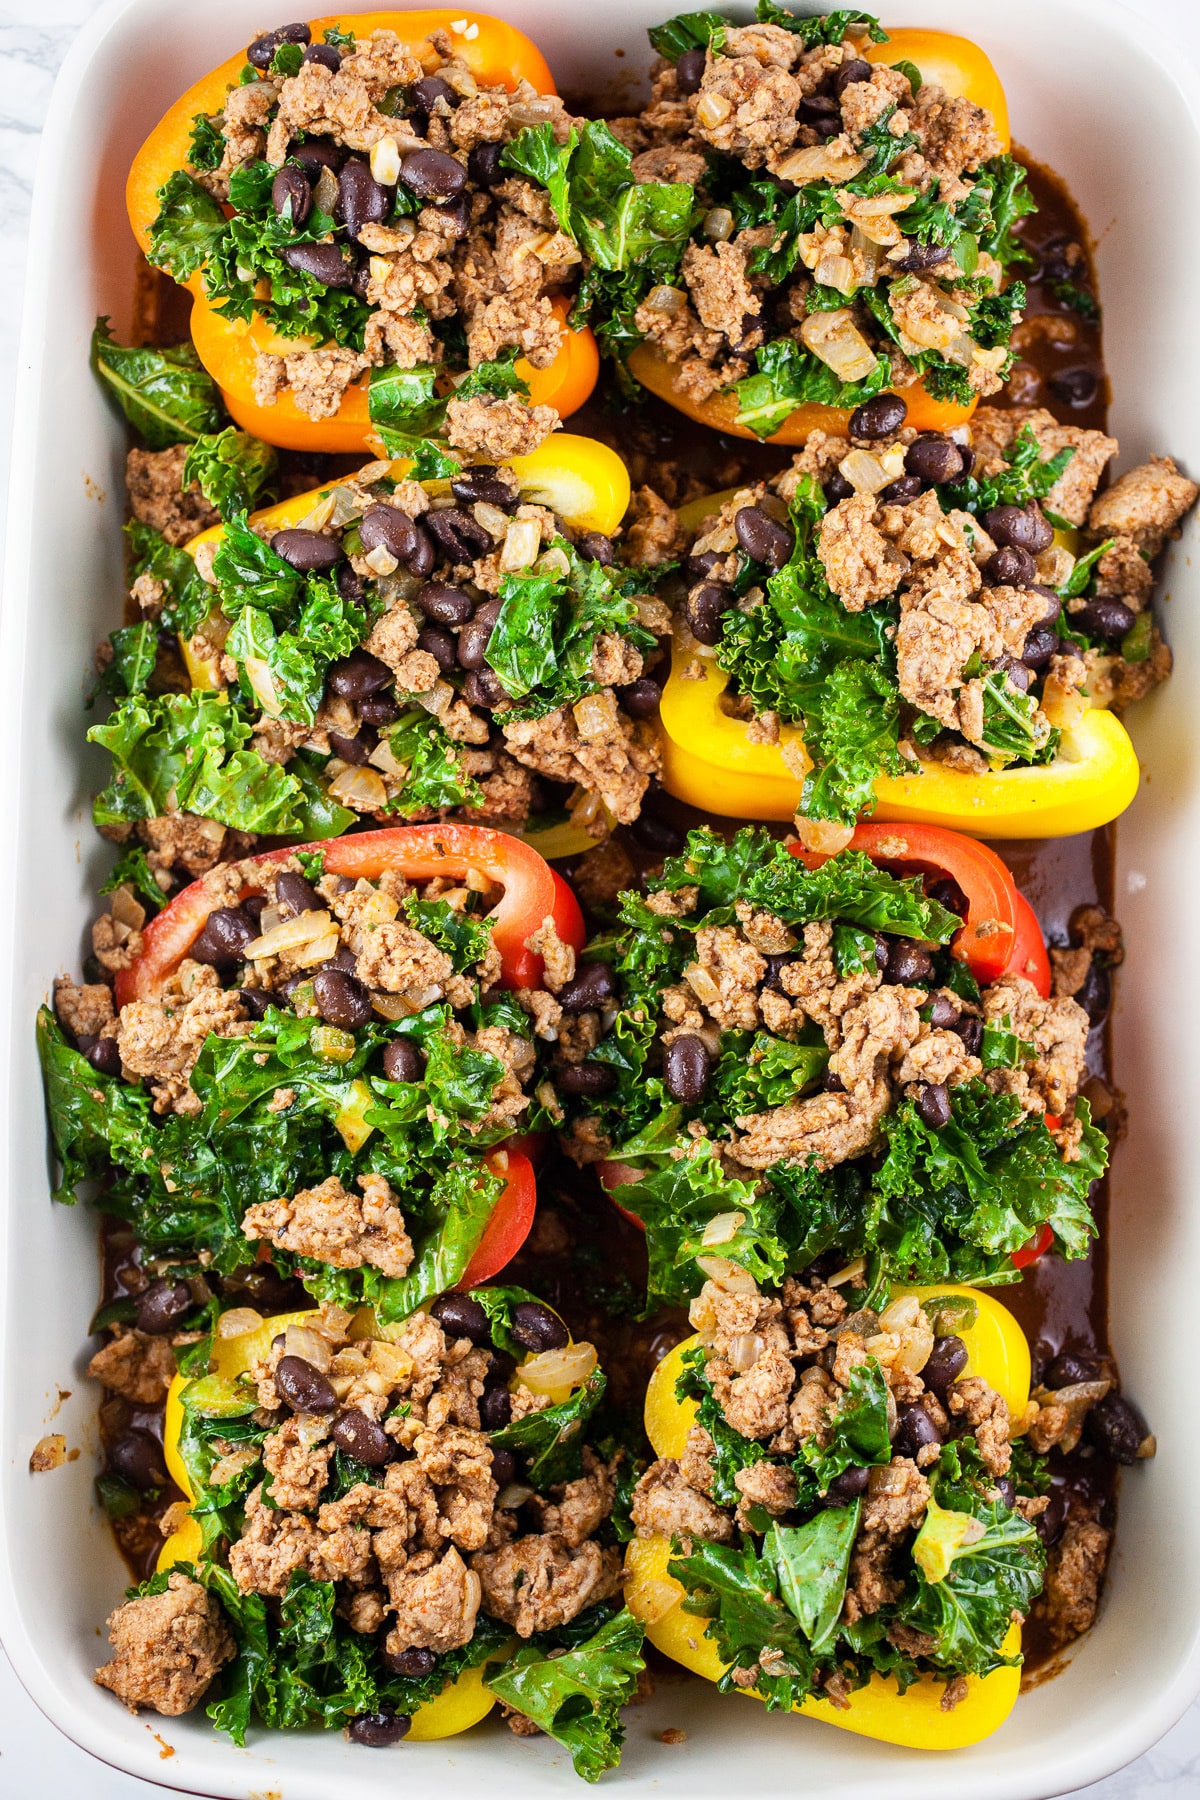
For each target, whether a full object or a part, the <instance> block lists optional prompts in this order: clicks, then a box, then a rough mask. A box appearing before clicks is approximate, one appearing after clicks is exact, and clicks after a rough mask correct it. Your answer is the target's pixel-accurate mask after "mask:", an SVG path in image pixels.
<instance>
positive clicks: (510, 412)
mask: <svg viewBox="0 0 1200 1800" xmlns="http://www.w3.org/2000/svg"><path fill="white" fill-rule="evenodd" d="M571 123H572V122H571V119H570V117H569V115H568V114H567V112H566V111H565V109H564V107H563V104H562V102H561V101H560V100H559V99H558V98H557V96H556V95H555V92H554V86H553V82H552V80H551V77H550V72H549V70H548V69H547V67H546V63H545V60H544V58H543V57H542V56H541V54H540V52H539V51H538V50H537V48H536V47H535V46H534V45H533V44H532V43H531V42H530V41H529V39H528V38H526V37H525V36H524V35H523V34H522V33H521V32H519V31H517V30H515V29H514V28H513V27H512V26H510V25H506V24H504V22H503V21H502V20H499V19H493V18H488V17H486V16H485V15H483V14H474V13H469V12H468V13H465V14H462V15H460V14H457V13H454V12H451V11H437V10H433V11H417V12H390V13H389V12H381V13H368V14H365V15H362V16H359V17H355V18H352V19H348V20H346V21H339V20H336V19H333V18H328V19H317V20H314V21H313V22H312V23H311V24H303V23H296V24H286V25H281V26H278V27H276V28H275V29H274V30H271V31H268V32H266V33H264V34H263V35H262V36H261V37H258V38H256V39H255V40H254V41H253V42H252V43H251V44H250V45H249V46H248V47H247V49H246V50H245V52H244V53H243V52H239V53H238V54H237V55H235V56H233V57H231V58H230V59H229V61H228V62H226V63H223V64H222V65H221V66H220V67H219V68H217V69H214V70H213V71H212V72H211V73H210V74H209V75H207V76H205V77H204V78H203V79H202V80H201V81H199V82H197V83H196V84H195V86H193V87H192V88H190V89H189V90H188V92H187V93H186V94H185V95H184V96H183V97H182V99H180V100H179V101H177V102H176V104H175V105H174V106H173V107H172V108H171V109H170V111H169V112H168V113H167V114H166V116H165V117H164V118H163V119H162V120H161V122H160V123H159V124H158V125H157V126H156V127H155V129H154V131H153V132H152V133H151V135H150V137H149V138H148V139H147V141H146V143H145V144H144V145H143V146H142V148H141V150H140V151H139V153H138V155H137V157H136V159H135V161H134V164H133V168H132V171H131V173H130V177H129V183H128V189H127V200H128V208H129V216H130V220H131V222H132V225H133V229H134V233H135V235H136V237H137V239H138V242H139V244H140V245H141V247H142V249H143V250H144V251H145V253H146V255H147V256H148V257H149V259H150V261H151V262H152V263H153V264H154V265H155V266H156V267H158V268H160V269H162V270H164V271H165V272H166V273H167V274H169V275H171V276H173V277H174V279H175V280H176V281H178V282H181V283H183V284H185V285H186V286H187V287H188V288H189V289H190V290H191V292H192V294H193V296H194V298H193V308H192V317H191V332H192V340H193V342H194V344H195V347H196V350H197V352H198V353H199V356H200V359H201V361H202V362H203V364H204V366H205V368H206V369H207V370H208V371H209V372H210V374H211V375H212V376H213V377H214V379H215V380H216V382H217V384H218V386H219V387H220V389H221V392H222V395H223V397H224V400H225V404H226V405H227V407H228V409H229V411H230V413H231V414H232V415H233V417H234V419H235V420H236V421H237V423H238V424H239V425H241V426H243V427H244V428H245V429H247V430H248V431H251V432H253V433H254V434H255V435H256V436H258V437H260V438H264V439H266V440H267V441H268V442H269V443H272V444H278V445H280V446H282V447H285V448H288V449H296V450H331V451H361V450H363V449H365V448H367V447H368V444H369V443H371V442H372V440H374V441H375V442H376V444H377V442H378V439H379V438H380V437H381V436H382V437H383V438H384V439H385V441H387V443H388V447H389V449H390V450H392V451H393V452H395V451H398V449H399V447H400V442H401V440H405V441H410V440H411V441H419V440H423V439H430V438H434V439H437V438H446V439H448V441H449V443H450V444H451V445H454V446H456V447H457V448H459V449H460V450H464V451H467V452H469V453H478V454H481V455H484V456H487V457H489V458H491V459H493V460H497V459H499V458H502V457H506V456H511V455H515V454H519V453H526V452H528V451H530V450H533V449H536V447H537V446H538V444H539V443H541V442H542V441H543V439H544V438H545V437H546V436H547V435H548V434H549V432H550V431H551V430H553V428H554V427H555V426H556V425H557V423H558V422H559V420H560V419H562V418H565V417H567V416H568V415H569V414H570V413H572V412H574V411H575V410H576V408H577V407H579V406H580V405H581V404H582V403H583V401H584V400H586V398H587V396H588V394H589V393H590V392H591V390H592V386H593V384H594V382H595V379H596V372H597V367H598V358H597V353H596V347H595V343H594V341H593V339H592V336H591V333H590V332H589V331H588V330H586V329H581V330H574V329H573V328H572V327H571V326H570V325H569V324H568V322H567V312H568V307H569V305H570V297H571V294H572V291H573V290H574V289H575V288H577V286H578V280H579V273H580V267H579V265H580V253H579V250H578V248H577V247H576V245H575V243H574V242H573V240H572V239H571V238H570V237H569V236H567V235H565V234H564V233H563V232H562V231H561V230H560V229H559V228H558V226H557V224H556V221H555V218H554V213H553V210H552V209H551V207H550V206H549V204H548V202H547V199H546V196H545V193H544V192H543V191H542V190H541V189H540V188H539V187H537V186H535V185H534V184H533V183H531V182H530V181H529V180H527V179H524V178H523V174H522V172H521V168H520V164H519V163H512V162H510V161H509V160H508V159H507V158H506V156H505V151H506V146H507V145H508V144H509V143H510V142H512V141H513V140H515V139H520V138H521V137H522V136H523V135H526V134H528V133H530V132H531V131H536V130H537V129H539V128H541V129H544V130H545V131H546V132H547V133H548V134H549V136H550V138H551V140H552V141H554V140H557V139H560V138H561V139H564V140H565V139H566V138H567V136H568V134H569V132H570V129H571Z"/></svg>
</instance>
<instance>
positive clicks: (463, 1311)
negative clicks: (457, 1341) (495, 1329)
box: [429, 1294, 492, 1344]
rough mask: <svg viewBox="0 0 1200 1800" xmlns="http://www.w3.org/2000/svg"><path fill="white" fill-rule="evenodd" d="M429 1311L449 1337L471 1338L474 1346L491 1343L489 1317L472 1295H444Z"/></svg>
mask: <svg viewBox="0 0 1200 1800" xmlns="http://www.w3.org/2000/svg"><path fill="white" fill-rule="evenodd" d="M429 1310H430V1312H431V1313H432V1314H433V1316H434V1318H435V1319H436V1320H437V1322H438V1324H439V1325H440V1326H441V1328H442V1330H443V1331H444V1332H446V1334H447V1335H448V1336H449V1337H453V1338H470V1340H471V1342H472V1343H473V1344H490V1343H491V1341H492V1328H491V1326H490V1325H489V1324H488V1316H487V1314H486V1313H485V1312H484V1310H483V1308H482V1306H480V1304H479V1302H478V1300H472V1298H471V1296H470V1294H442V1295H440V1296H439V1297H438V1299H436V1300H435V1301H434V1303H433V1305H432V1306H431V1307H430V1309H429Z"/></svg>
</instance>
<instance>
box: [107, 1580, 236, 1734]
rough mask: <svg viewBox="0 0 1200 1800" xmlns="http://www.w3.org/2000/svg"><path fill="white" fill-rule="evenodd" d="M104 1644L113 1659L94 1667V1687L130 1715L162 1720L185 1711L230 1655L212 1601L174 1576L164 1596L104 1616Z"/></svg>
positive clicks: (129, 1604) (229, 1641) (229, 1640)
mask: <svg viewBox="0 0 1200 1800" xmlns="http://www.w3.org/2000/svg"><path fill="white" fill-rule="evenodd" d="M108 1641H109V1643H110V1644H111V1645H112V1646H113V1656H112V1660H111V1662H107V1663H105V1665H104V1667H103V1668H101V1669H97V1671H96V1681H97V1683H98V1685H99V1686H100V1687H105V1688H107V1689H108V1690H109V1692H110V1693H112V1694H115V1695H116V1697H117V1699H118V1700H120V1701H121V1703H122V1705H124V1706H127V1707H128V1708H129V1710H130V1712H133V1713H135V1712H137V1710H138V1708H139V1707H142V1706H146V1707H149V1708H150V1709H151V1710H152V1711H153V1712H157V1713H164V1714H165V1715H166V1716H167V1717H168V1718H175V1717H177V1716H178V1715H179V1714H180V1713H186V1712H191V1710H192V1708H193V1707H195V1706H197V1705H198V1704H199V1703H200V1701H201V1700H202V1699H203V1698H204V1695H205V1694H206V1693H207V1691H208V1689H209V1687H210V1686H211V1684H212V1681H213V1677H214V1676H215V1675H216V1674H217V1673H218V1672H219V1670H221V1669H222V1668H223V1667H224V1666H225V1664H226V1663H227V1662H231V1661H232V1660H233V1657H234V1655H235V1653H236V1646H235V1644H234V1641H233V1635H232V1633H231V1632H230V1630H229V1628H228V1626H227V1625H226V1624H225V1619H224V1615H223V1614H222V1612H221V1608H220V1606H219V1605H218V1603H217V1601H216V1600H215V1599H214V1598H213V1596H212V1595H211V1594H210V1593H209V1592H208V1591H207V1590H206V1589H205V1588H202V1587H201V1586H200V1585H199V1583H198V1582H195V1581H192V1580H190V1579H189V1578H188V1576H186V1575H180V1574H178V1573H174V1574H172V1575H171V1576H170V1578H169V1580H168V1583H167V1587H166V1591H165V1592H164V1593H161V1594H154V1595H150V1596H147V1597H146V1598H144V1599H140V1600H126V1602H125V1603H124V1605H123V1606H118V1608H117V1610H116V1611H115V1612H114V1613H111V1614H110V1615H109V1619H108Z"/></svg>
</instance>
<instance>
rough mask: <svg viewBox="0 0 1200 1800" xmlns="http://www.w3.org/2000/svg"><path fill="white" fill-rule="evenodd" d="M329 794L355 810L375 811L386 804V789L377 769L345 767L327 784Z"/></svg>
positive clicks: (341, 803)
mask: <svg viewBox="0 0 1200 1800" xmlns="http://www.w3.org/2000/svg"><path fill="white" fill-rule="evenodd" d="M328 791H329V796H330V798H331V799H333V800H336V801H338V802H339V804H340V805H342V806H349V807H352V808H353V809H354V811H355V812H376V811H378V810H379V808H380V807H383V806H386V805H387V789H386V788H385V787H384V785H383V777H382V775H380V774H379V772H378V770H376V769H371V768H365V767H364V768H347V769H343V770H342V772H341V773H340V774H339V775H338V776H337V777H336V778H335V779H334V780H333V781H331V782H330V784H329V790H328Z"/></svg>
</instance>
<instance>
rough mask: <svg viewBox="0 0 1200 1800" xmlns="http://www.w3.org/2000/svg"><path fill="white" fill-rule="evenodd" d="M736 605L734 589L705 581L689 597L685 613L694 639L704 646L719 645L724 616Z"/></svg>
mask: <svg viewBox="0 0 1200 1800" xmlns="http://www.w3.org/2000/svg"><path fill="white" fill-rule="evenodd" d="M735 604H736V596H735V594H734V592H733V589H732V588H727V587H722V586H721V585H720V583H719V582H716V581H704V582H701V584H700V586H699V587H697V588H693V589H692V591H691V593H690V594H689V595H688V597H687V604H686V607H685V613H686V616H687V622H688V625H689V626H690V628H691V632H692V635H693V637H695V638H696V639H697V640H698V641H699V642H700V643H702V644H719V643H720V641H721V632H722V630H723V629H724V627H723V626H722V624H721V620H722V618H723V616H724V615H725V614H726V613H727V612H728V611H729V609H730V607H731V606H733V605H735Z"/></svg>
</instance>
